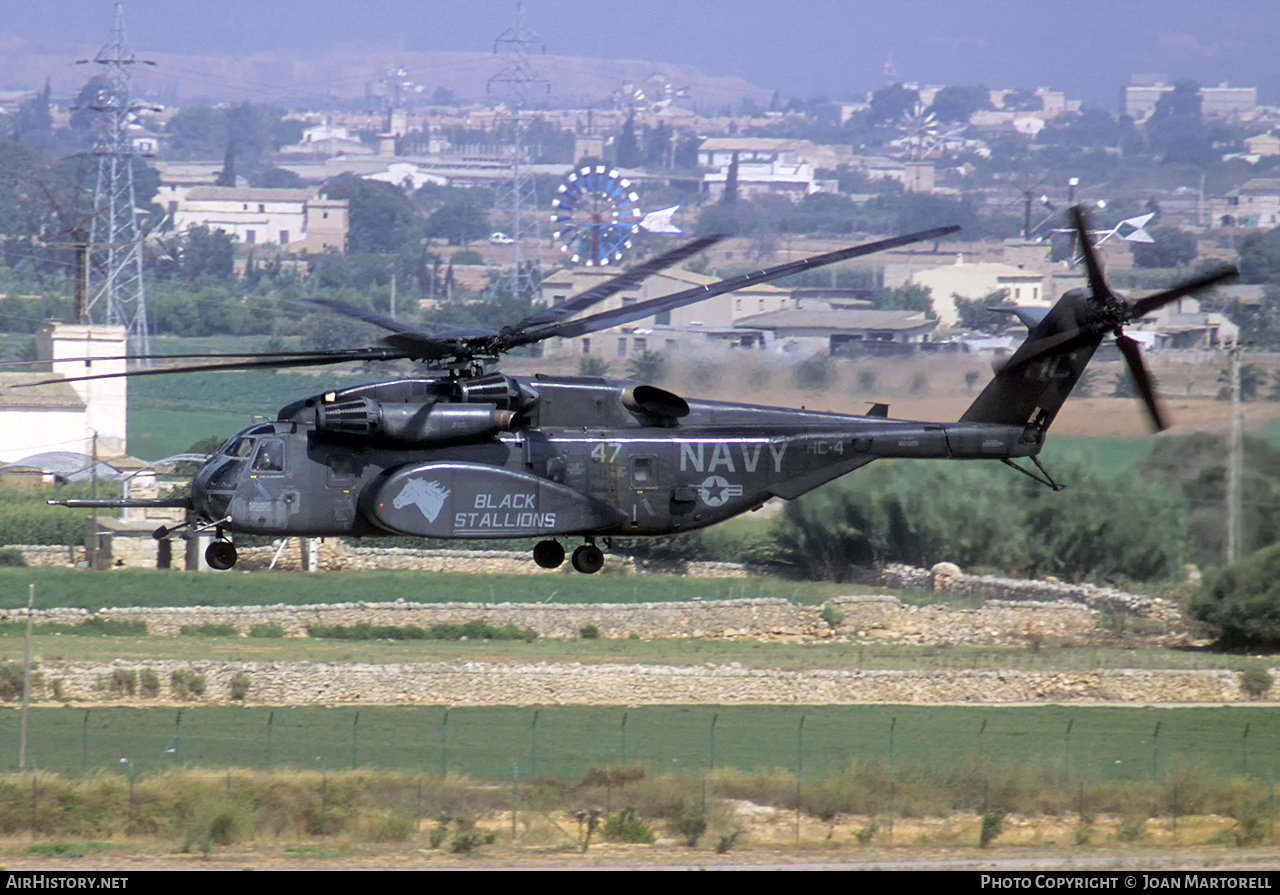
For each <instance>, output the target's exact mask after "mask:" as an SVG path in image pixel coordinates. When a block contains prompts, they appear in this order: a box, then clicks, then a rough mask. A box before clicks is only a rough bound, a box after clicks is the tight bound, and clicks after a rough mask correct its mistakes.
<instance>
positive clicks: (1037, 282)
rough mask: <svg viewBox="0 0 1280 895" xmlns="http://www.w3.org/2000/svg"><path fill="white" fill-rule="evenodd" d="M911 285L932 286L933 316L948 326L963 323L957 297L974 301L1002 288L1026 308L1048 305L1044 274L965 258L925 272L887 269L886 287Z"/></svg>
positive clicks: (958, 257) (894, 267)
mask: <svg viewBox="0 0 1280 895" xmlns="http://www.w3.org/2000/svg"><path fill="white" fill-rule="evenodd" d="M908 283H911V284H917V285H920V286H927V287H929V290H930V292H931V293H932V294H933V313H934V314H935V315H937V318H938V322H939V323H941V324H943V325H945V326H955V325H956V324H957V323H958V322H959V320H960V314H959V311H958V310H957V309H956V303H955V299H956V298H963V299H967V300H969V301H973V300H976V299H979V298H984V297H985V296H987V295H990V294H991V293H993V292H998V291H1000V290H1002V289H1003V290H1006V291H1007V292H1008V293H1009V299H1010V300H1011V301H1013V302H1014V303H1015V304H1018V305H1021V306H1023V307H1048V306H1049V299H1048V289H1047V284H1046V282H1045V276H1044V275H1043V274H1039V273H1036V272H1034V271H1030V270H1023V269H1022V268H1020V267H1014V266H1012V265H1010V264H1002V263H1000V262H998V261H980V262H972V261H966V260H965V258H964V256H963V255H958V256H957V257H956V262H955V263H954V264H944V265H940V266H938V267H929V268H924V269H915V270H911V269H907V268H905V266H903V265H886V266H885V273H884V284H885V285H886V286H902V285H906V284H908Z"/></svg>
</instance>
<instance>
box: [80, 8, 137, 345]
mask: <svg viewBox="0 0 1280 895" xmlns="http://www.w3.org/2000/svg"><path fill="white" fill-rule="evenodd" d="M85 61H88V60H85ZM92 61H93V62H95V63H97V64H98V65H101V66H102V67H103V71H102V86H101V89H99V90H98V92H97V95H96V96H95V97H94V98H93V100H92V101H91V102H90V103H89V104H88V106H86V108H88V109H91V110H93V111H95V112H97V113H98V120H97V125H96V128H97V139H96V141H95V142H94V147H93V155H94V157H95V158H97V160H98V183H97V187H96V188H95V189H94V195H93V225H92V233H91V235H90V240H89V242H90V249H89V253H90V269H89V290H88V292H89V300H88V305H87V308H86V311H87V313H88V314H89V316H90V319H93V317H94V316H95V314H94V311H95V309H96V312H97V313H96V316H97V317H98V319H99V320H102V319H104V318H105V321H106V323H107V324H109V325H112V326H123V327H125V329H126V331H127V333H128V338H129V340H130V342H131V344H132V347H133V349H134V351H135V352H136V353H138V354H143V355H146V354H150V353H151V333H150V330H149V329H148V326H147V297H146V285H145V283H144V282H143V278H142V233H141V230H140V229H139V227H138V216H137V208H136V201H135V198H134V189H133V160H134V158H135V157H136V156H138V155H140V153H139V152H138V151H137V150H136V149H135V148H134V145H133V141H132V140H131V139H130V136H129V124H130V122H131V120H132V119H133V117H134V115H135V114H136V113H137V112H138V110H140V109H141V108H143V106H141V105H135V104H133V103H132V102H131V100H130V98H129V78H130V72H129V69H130V68H131V67H132V66H134V65H137V64H139V63H145V64H152V63H148V62H146V60H142V59H139V58H138V57H137V56H136V55H135V54H134V52H133V49H132V48H131V47H130V46H129V42H128V39H127V38H126V37H125V33H124V7H123V4H122V3H121V2H120V0H117V2H116V4H115V14H114V16H113V17H112V21H111V37H110V39H109V40H108V41H107V43H106V45H105V46H104V47H103V48H102V49H101V50H99V51H98V55H96V56H95V57H94V58H93V60H92Z"/></svg>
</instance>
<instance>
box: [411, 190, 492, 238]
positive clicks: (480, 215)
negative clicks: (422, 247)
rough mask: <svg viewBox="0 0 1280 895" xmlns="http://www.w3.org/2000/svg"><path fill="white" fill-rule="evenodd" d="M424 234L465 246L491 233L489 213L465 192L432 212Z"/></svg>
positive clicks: (424, 228)
mask: <svg viewBox="0 0 1280 895" xmlns="http://www.w3.org/2000/svg"><path fill="white" fill-rule="evenodd" d="M423 235H425V236H426V237H428V238H429V239H444V240H447V241H448V243H449V245H451V246H464V245H467V244H468V243H471V242H474V241H476V240H477V239H483V238H484V237H486V236H488V235H489V213H488V212H487V211H486V210H485V209H483V208H481V207H480V206H479V205H478V204H477V203H476V201H475V200H474V199H473V198H472V197H471V196H468V195H467V194H466V193H463V194H462V195H460V196H457V197H455V198H452V199H450V200H449V201H447V202H445V203H444V204H443V205H441V206H440V207H439V208H437V209H436V210H435V211H433V212H432V213H431V215H430V216H429V217H428V218H427V220H426V223H425V225H424V226H423Z"/></svg>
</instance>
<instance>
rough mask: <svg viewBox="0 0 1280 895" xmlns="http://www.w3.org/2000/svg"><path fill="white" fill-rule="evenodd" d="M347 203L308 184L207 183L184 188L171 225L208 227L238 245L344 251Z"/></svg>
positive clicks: (186, 227)
mask: <svg viewBox="0 0 1280 895" xmlns="http://www.w3.org/2000/svg"><path fill="white" fill-rule="evenodd" d="M348 205H349V203H348V202H347V201H346V200H345V199H322V198H320V197H319V196H317V195H316V193H315V191H314V190H309V189H274V190H270V189H258V188H248V187H224V186H205V187H195V188H192V189H190V190H188V191H187V193H186V195H185V197H184V198H183V199H182V200H181V201H180V202H179V204H178V208H177V211H176V212H175V213H174V227H175V229H177V230H179V231H182V230H186V229H188V228H189V227H208V228H209V229H211V230H222V231H224V232H226V233H229V234H231V235H232V236H235V237H236V238H237V239H239V240H240V244H241V245H264V244H272V245H276V246H280V247H282V248H288V249H290V250H302V249H307V250H310V251H315V252H322V251H324V250H325V249H329V248H332V249H336V250H338V251H342V250H343V249H344V248H345V245H346V235H347V227H348V222H349V221H348V215H349V208H348Z"/></svg>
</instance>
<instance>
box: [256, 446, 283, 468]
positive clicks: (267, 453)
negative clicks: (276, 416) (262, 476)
mask: <svg viewBox="0 0 1280 895" xmlns="http://www.w3.org/2000/svg"><path fill="white" fill-rule="evenodd" d="M253 471H254V472H284V442H283V441H281V440H280V439H279V438H268V439H266V440H265V441H263V442H262V446H261V447H259V448H258V456H257V457H256V458H255V459H254V461H253Z"/></svg>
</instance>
